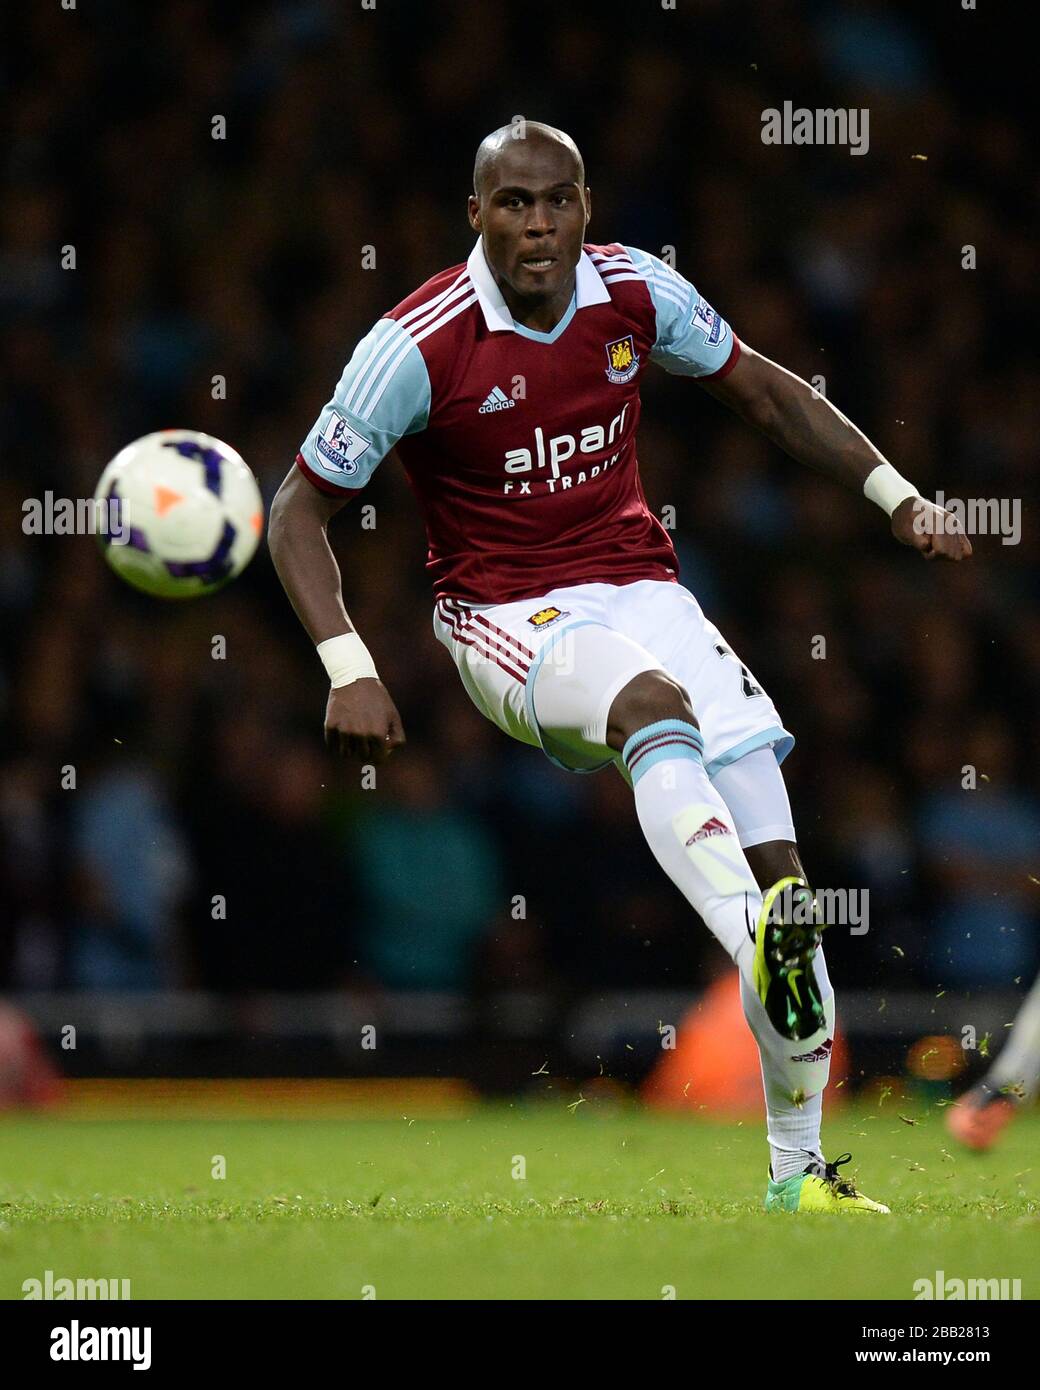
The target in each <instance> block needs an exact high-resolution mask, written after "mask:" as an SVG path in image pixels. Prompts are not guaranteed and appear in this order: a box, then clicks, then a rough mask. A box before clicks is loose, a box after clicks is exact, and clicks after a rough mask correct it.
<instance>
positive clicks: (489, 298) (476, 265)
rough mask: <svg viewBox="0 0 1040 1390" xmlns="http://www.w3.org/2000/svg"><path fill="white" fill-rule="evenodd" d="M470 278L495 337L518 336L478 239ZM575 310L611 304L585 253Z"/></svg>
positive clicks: (577, 278) (576, 275) (470, 263)
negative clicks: (496, 335) (496, 334)
mask: <svg viewBox="0 0 1040 1390" xmlns="http://www.w3.org/2000/svg"><path fill="white" fill-rule="evenodd" d="M466 267H467V269H468V270H469V278H470V280H471V281H472V284H473V288H474V289H475V290H476V292H477V303H478V304H479V305H480V308H481V310H482V312H483V314H484V322H485V323H486V324H487V326H488V329H489V331H490V332H492V333H502V332H507V333H512V332H515V329H516V325H515V324H514V323H513V316H512V314H511V313H510V312H509V308H508V306H507V305H506V302H505V300H504V299H503V298H502V291H501V290H500V289H499V288H498V285H497V284H496V283H495V277H494V276H493V275H492V273H491V268H490V266H489V265H488V263H487V257H486V256H485V255H484V242H483V240H482V239H478V241H477V244H476V246H474V248H473V250H472V251H471V252H470V254H469V260H468V261H467V262H466ZM574 283H575V291H576V294H575V305H574V307H575V309H586V308H588V306H589V305H590V304H609V303H610V291H609V290H608V289H607V287H606V285H605V284H604V283H603V280H602V279H601V277H600V274H599V271H598V270H597V269H596V267H595V265H593V263H592V260H591V258H590V257H589V255H588V254H587V253H586V252H585V251H583V252H582V253H581V256H580V258H579V260H578V265H577V269H576V270H575V273H574Z"/></svg>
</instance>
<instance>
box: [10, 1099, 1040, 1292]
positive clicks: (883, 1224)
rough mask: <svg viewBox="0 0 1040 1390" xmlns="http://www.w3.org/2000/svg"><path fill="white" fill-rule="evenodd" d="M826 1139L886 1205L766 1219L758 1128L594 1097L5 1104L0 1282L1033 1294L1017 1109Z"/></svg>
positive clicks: (1038, 1276) (879, 1118) (1031, 1236)
mask: <svg viewBox="0 0 1040 1390" xmlns="http://www.w3.org/2000/svg"><path fill="white" fill-rule="evenodd" d="M897 1110H898V1111H899V1112H901V1113H902V1114H903V1115H906V1116H907V1117H908V1118H910V1119H916V1120H917V1121H918V1123H916V1124H914V1125H908V1124H906V1123H905V1122H904V1121H903V1120H901V1119H900V1118H899V1114H898V1113H897ZM825 1137H826V1138H827V1140H828V1147H829V1152H830V1154H831V1155H832V1156H833V1155H834V1154H836V1153H838V1152H840V1151H841V1150H842V1149H844V1148H848V1149H851V1150H852V1151H853V1153H854V1155H855V1163H854V1164H853V1165H852V1167H853V1168H858V1170H859V1173H860V1178H861V1185H862V1186H863V1188H864V1189H865V1191H866V1192H867V1193H868V1194H869V1195H870V1196H873V1197H875V1198H878V1199H880V1200H882V1201H885V1202H887V1203H889V1205H890V1206H891V1207H892V1210H893V1213H894V1214H893V1216H892V1217H890V1218H883V1217H878V1218H872V1217H864V1216H860V1217H849V1218H845V1219H840V1220H839V1219H835V1218H828V1217H816V1218H806V1217H796V1216H784V1215H768V1216H767V1215H766V1214H765V1213H764V1212H763V1211H762V1209H761V1203H762V1196H763V1189H764V1183H765V1152H764V1144H763V1139H762V1133H761V1129H760V1126H759V1125H758V1124H757V1123H751V1122H746V1123H744V1124H743V1125H740V1126H738V1125H736V1124H719V1123H709V1122H706V1121H703V1120H697V1119H688V1118H673V1117H658V1116H654V1115H648V1114H646V1113H644V1112H642V1111H640V1110H637V1109H634V1108H633V1109H629V1108H627V1107H615V1106H608V1105H607V1104H605V1103H602V1102H586V1103H584V1104H580V1105H578V1106H577V1108H576V1109H575V1110H573V1111H571V1110H569V1109H568V1108H567V1107H566V1105H565V1104H564V1103H563V1102H562V1101H561V1102H560V1103H559V1104H557V1105H553V1106H544V1105H537V1106H531V1105H523V1104H517V1105H515V1106H508V1105H501V1106H481V1107H475V1108H473V1109H472V1111H471V1112H470V1113H469V1114H468V1115H466V1116H461V1117H459V1118H436V1119H431V1118H425V1119H411V1120H409V1119H408V1118H406V1117H402V1118H396V1119H385V1118H380V1119H343V1120H338V1119H329V1118H321V1119H302V1120H301V1119H293V1120H275V1119H263V1120H248V1119H228V1120H221V1119H203V1118H199V1119H169V1120H156V1119H142V1120H134V1121H126V1120H118V1121H115V1120H113V1121H106V1120H94V1121H89V1120H71V1119H61V1118H46V1117H33V1118H26V1117H3V1118H0V1297H2V1298H7V1299H10V1298H21V1297H23V1296H24V1295H23V1292H22V1283H23V1281H24V1280H26V1279H28V1278H39V1279H42V1278H43V1277H44V1271H45V1270H48V1269H50V1270H52V1271H53V1272H54V1277H55V1278H61V1277H67V1278H76V1277H80V1278H111V1279H129V1280H130V1282H131V1293H132V1297H134V1298H135V1299H148V1298H208V1299H221V1298H335V1299H345V1298H346V1299H357V1298H361V1297H362V1296H363V1290H365V1289H366V1288H368V1289H369V1290H371V1289H374V1290H375V1296H376V1297H377V1298H380V1299H393V1298H417V1299H424V1298H441V1299H446V1298H481V1299H483V1298H524V1299H543V1298H548V1299H573V1298H588V1299H596V1298H635V1299H643V1298H649V1299H659V1298H662V1297H664V1296H668V1290H669V1289H670V1288H674V1291H675V1293H674V1296H675V1297H677V1298H731V1297H737V1298H742V1297H751V1298H772V1297H781V1298H786V1297H790V1296H792V1295H793V1294H797V1295H801V1296H804V1297H821V1298H895V1299H908V1298H912V1297H913V1284H914V1281H915V1280H916V1279H919V1278H922V1277H928V1278H934V1275H935V1272H936V1270H943V1271H945V1274H946V1275H947V1277H951V1278H953V1277H960V1278H1007V1279H1016V1278H1017V1279H1021V1281H1022V1297H1023V1298H1026V1299H1029V1298H1035V1297H1037V1295H1038V1293H1040V1160H1038V1159H1037V1153H1038V1149H1040V1143H1038V1141H1040V1115H1038V1114H1037V1113H1036V1112H1034V1113H1032V1114H1030V1115H1026V1116H1023V1117H1021V1119H1020V1120H1019V1121H1018V1122H1017V1123H1016V1124H1015V1125H1013V1126H1012V1127H1011V1128H1010V1130H1009V1131H1008V1132H1007V1134H1006V1136H1005V1142H1004V1143H1003V1144H1002V1146H1001V1147H1000V1148H999V1149H998V1150H996V1152H994V1153H993V1154H990V1155H985V1156H981V1157H980V1156H977V1155H974V1154H967V1153H965V1152H963V1151H962V1150H959V1149H956V1148H955V1146H954V1144H953V1142H952V1141H951V1140H950V1139H948V1137H947V1135H946V1132H945V1130H944V1128H943V1127H942V1124H941V1111H939V1110H933V1109H929V1108H927V1107H926V1106H925V1105H924V1103H923V1102H922V1103H917V1104H914V1103H911V1102H904V1103H902V1104H900V1105H899V1106H898V1107H893V1103H892V1101H891V1100H890V1101H888V1102H887V1103H885V1104H882V1105H881V1106H880V1108H878V1107H877V1106H869V1107H868V1106H854V1107H853V1106H849V1107H846V1108H845V1109H844V1110H843V1111H842V1113H841V1115H840V1118H839V1117H838V1116H835V1119H834V1121H833V1123H831V1124H830V1125H829V1126H828V1128H827V1131H826V1134H825ZM215 1155H222V1156H223V1157H224V1159H225V1161H226V1168H227V1176H226V1178H224V1179H223V1180H217V1179H214V1178H213V1177H212V1176H211V1169H212V1165H213V1162H214V1156H215ZM521 1161H522V1164H523V1165H525V1167H526V1177H524V1178H523V1179H519V1178H515V1177H514V1176H513V1173H514V1172H515V1171H520V1170H521ZM846 1171H849V1170H846ZM368 1296H371V1293H369V1295H368Z"/></svg>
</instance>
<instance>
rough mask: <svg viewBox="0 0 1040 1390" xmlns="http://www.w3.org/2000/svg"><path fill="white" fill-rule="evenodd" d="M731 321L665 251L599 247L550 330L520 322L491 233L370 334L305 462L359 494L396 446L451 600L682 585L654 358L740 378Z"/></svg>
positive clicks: (305, 449) (318, 483)
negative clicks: (656, 434)
mask: <svg viewBox="0 0 1040 1390" xmlns="http://www.w3.org/2000/svg"><path fill="white" fill-rule="evenodd" d="M739 356H740V344H739V342H738V341H737V339H736V337H735V336H734V334H733V332H732V330H731V329H730V327H729V325H728V324H727V323H726V322H725V320H724V319H722V318H720V317H719V315H718V314H717V313H716V312H715V310H714V309H712V308H711V306H710V305H709V304H707V303H706V302H705V300H704V299H703V298H702V297H701V296H700V295H699V294H698V293H697V291H696V289H694V287H693V285H691V284H690V283H689V281H688V280H685V279H684V278H683V277H682V276H681V275H679V274H678V273H677V272H676V271H675V270H673V269H672V268H671V267H670V266H668V265H666V264H665V262H664V261H662V260H660V259H659V258H658V257H656V256H652V255H649V254H648V253H646V252H645V251H639V250H636V249H635V248H634V247H629V246H621V245H618V244H616V243H614V244H610V245H606V246H595V245H586V246H585V247H584V249H583V251H582V255H581V258H580V260H579V262H578V265H577V269H576V275H575V289H574V295H573V297H572V300H571V304H570V307H569V308H568V309H567V311H566V313H565V314H564V315H563V317H562V318H561V320H560V322H559V323H558V324H557V325H556V327H555V328H553V329H552V330H551V331H550V332H547V333H542V332H538V331H536V330H534V329H530V328H525V327H524V326H523V325H522V324H517V323H514V321H513V319H512V317H511V315H510V313H509V309H508V308H507V306H506V303H505V300H504V299H503V297H502V293H501V291H500V290H499V288H498V285H497V284H496V283H495V280H494V277H493V276H492V274H491V270H490V269H489V267H488V264H487V261H486V259H485V256H484V249H483V244H482V243H481V242H480V241H478V242H477V244H476V246H475V247H474V248H473V251H472V253H471V255H470V257H469V260H468V261H467V262H466V263H465V264H464V265H458V266H453V267H452V268H451V269H450V270H445V271H442V272H441V273H440V274H439V275H435V276H434V277H433V279H431V280H428V281H427V282H426V284H425V285H423V286H422V287H421V289H418V290H416V291H415V293H414V294H411V295H409V297H408V298H407V299H405V300H404V301H403V302H402V303H401V304H399V305H398V306H397V308H396V309H393V310H391V311H390V313H388V314H387V315H386V316H385V317H384V318H381V319H380V320H379V321H378V323H377V324H376V325H375V327H374V328H373V329H372V331H371V332H370V333H369V334H368V335H367V336H366V337H365V338H363V339H362V340H361V342H359V343H358V345H357V348H356V350H355V352H354V355H353V356H352V357H351V359H350V361H349V362H348V363H347V366H346V368H345V369H344V372H343V375H342V377H341V378H340V380H339V384H338V385H337V387H336V390H335V393H334V394H333V397H332V399H331V400H330V401H329V402H328V404H327V405H326V406H325V408H324V409H323V410H322V412H321V414H320V415H319V417H318V419H317V421H316V422H315V425H314V427H313V429H312V430H311V431H310V433H309V434H308V436H307V438H306V440H305V441H304V443H303V445H302V447H301V450H300V453H299V455H298V458H297V463H298V465H299V467H300V468H301V469H302V471H303V472H304V473H305V474H306V476H307V477H308V478H309V479H310V481H311V482H312V483H313V484H314V486H315V487H317V488H320V489H321V491H323V492H326V493H330V494H337V495H340V494H350V493H355V492H358V491H359V490H360V489H361V488H363V487H364V486H365V484H366V483H367V482H368V480H369V478H371V476H372V474H373V473H374V471H375V469H376V468H377V467H378V465H379V464H380V463H381V462H382V460H383V459H384V458H385V457H386V456H387V454H389V453H390V452H391V450H393V449H394V448H396V450H397V455H398V457H399V459H400V461H401V463H402V465H403V466H404V469H405V473H406V475H407V477H408V481H409V483H410V485H411V487H412V490H413V492H414V493H415V495H416V497H417V499H418V502H419V506H420V508H421V511H422V515H423V519H424V521H425V525H426V534H427V540H428V544H429V554H428V559H427V568H428V570H429V571H430V574H431V577H432V580H433V586H434V592H435V594H436V595H437V596H438V597H445V598H457V599H461V600H463V601H469V602H472V603H507V602H511V601H512V600H514V599H522V598H527V597H533V596H536V595H539V594H544V593H546V592H548V591H549V590H550V589H554V588H557V587H562V586H565V585H572V584H584V583H597V582H598V583H609V584H627V583H630V582H632V581H634V580H638V579H659V580H672V581H674V580H676V578H677V575H678V568H679V567H678V560H677V559H676V555H675V550H674V548H673V546H672V542H671V540H670V538H669V536H668V533H667V531H665V529H664V527H663V526H662V525H661V524H660V522H659V521H658V520H657V519H656V517H654V516H653V515H652V514H651V512H650V511H649V509H648V507H647V505H646V499H645V497H644V495H643V489H642V486H641V483H640V479H639V464H638V460H637V457H636V430H637V428H638V425H639V408H640V402H639V382H640V378H641V376H642V373H643V372H644V371H645V369H646V367H647V365H648V363H650V362H654V363H657V364H658V365H660V366H662V367H664V369H665V370H666V371H669V372H675V373H678V374H680V375H683V376H692V377H698V378H700V379H701V380H705V379H707V378H710V377H714V378H716V379H718V378H720V377H722V376H724V375H725V374H726V373H727V372H729V371H730V370H732V368H733V367H734V366H735V365H736V362H737V360H738V358H739Z"/></svg>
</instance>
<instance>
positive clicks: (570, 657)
mask: <svg viewBox="0 0 1040 1390" xmlns="http://www.w3.org/2000/svg"><path fill="white" fill-rule="evenodd" d="M433 629H434V632H435V633H436V635H437V638H438V640H439V641H440V642H442V643H443V644H444V646H446V647H447V648H448V650H449V652H450V653H451V655H452V658H453V660H454V662H455V665H456V666H457V667H458V670H459V675H460V676H461V677H462V683H463V685H464V686H465V687H466V690H467V692H468V694H469V696H470V699H471V700H472V701H473V703H474V704H475V705H476V707H477V709H478V710H479V711H480V712H481V714H483V715H484V716H485V718H487V719H490V720H491V722H492V723H493V724H497V725H498V727H499V728H500V729H501V730H502V731H503V733H507V734H509V735H510V737H511V738H515V739H518V740H519V741H520V742H521V743H529V744H531V745H533V746H534V747H536V748H541V749H542V751H543V752H544V753H545V754H546V756H547V757H548V758H549V759H550V761H552V762H553V763H555V764H556V766H557V767H562V768H566V769H567V770H568V771H570V772H595V771H597V770H598V769H599V768H602V767H606V766H608V765H609V764H610V763H615V764H616V765H617V766H618V770H619V771H620V772H621V773H622V776H624V777H625V779H626V781H627V780H628V777H627V769H625V766H624V763H623V762H622V761H621V755H620V753H615V752H614V750H613V749H612V748H610V747H609V746H608V745H607V743H606V729H607V715H608V713H609V711H610V706H611V704H612V703H613V700H614V697H615V696H616V695H617V694H618V693H619V692H620V691H621V690H622V689H623V688H624V687H625V686H626V685H627V684H628V682H629V681H630V680H632V679H633V677H634V676H637V675H639V674H640V672H642V671H657V670H663V671H664V672H665V673H666V674H667V675H669V676H671V677H672V678H673V679H674V680H676V681H678V682H679V684H680V685H682V686H683V688H684V689H685V690H686V692H687V694H688V695H689V697H690V703H691V704H692V706H693V712H694V714H695V716H696V718H697V722H698V724H699V725H700V729H701V734H702V736H703V738H704V766H705V770H706V771H707V773H708V776H709V777H711V776H714V774H715V773H716V772H717V771H718V770H719V768H722V767H726V766H728V765H729V764H730V763H733V762H736V760H737V759H738V758H741V757H743V756H744V754H745V753H750V752H752V751H753V750H754V749H756V748H772V749H773V752H774V754H775V755H776V760H777V762H778V763H779V762H782V761H783V759H784V758H785V757H786V756H787V754H788V753H789V752H790V751H791V749H792V748H793V747H794V738H793V737H792V735H791V734H789V733H788V732H787V730H786V729H785V728H784V726H783V725H782V724H781V722H780V716H779V714H778V713H777V711H776V707H775V706H774V704H773V702H772V700H771V699H770V698H769V696H768V695H767V694H766V692H765V691H764V690H763V689H762V687H761V686H760V685H759V684H758V682H757V681H756V680H755V678H754V676H753V675H752V674H751V672H750V671H749V670H748V668H747V667H746V666H745V665H744V664H743V662H741V661H740V659H739V658H738V657H737V656H736V654H735V653H734V652H733V651H732V650H731V649H730V648H729V646H728V645H727V644H726V642H725V640H724V638H723V636H722V634H721V633H720V632H719V630H718V628H717V627H716V626H715V625H714V623H710V622H709V621H708V619H707V618H706V617H705V616H704V614H703V612H702V611H701V607H700V604H699V603H698V602H697V600H696V599H695V598H694V596H693V595H692V594H691V593H690V592H689V590H688V589H684V588H683V586H682V585H681V584H673V583H669V582H668V581H664V580H656V579H641V580H638V581H636V582H635V583H634V584H623V585H616V584H576V585H573V586H571V587H568V588H560V589H551V590H550V591H549V592H548V593H547V594H544V595H542V596H541V597H540V598H528V599H522V600H519V601H517V602H515V603H498V604H468V603H463V602H461V601H460V600H458V599H444V598H442V599H439V600H438V601H437V604H436V607H435V609H434V615H433ZM593 629H599V633H598V634H597V633H596V632H594V631H593ZM579 632H580V634H581V635H580V636H579V635H578V634H579ZM546 663H551V675H552V684H553V687H554V695H553V699H552V702H551V703H552V704H553V706H554V707H556V708H559V707H560V705H561V701H560V700H559V698H558V694H559V693H560V692H562V693H563V694H564V700H563V701H562V703H563V704H564V705H566V704H567V702H568V700H571V703H572V705H573V707H574V708H576V709H580V710H581V711H583V713H582V716H581V718H580V719H564V720H560V719H558V720H557V723H556V727H546V726H545V725H544V724H543V723H542V722H540V720H539V718H538V714H537V711H536V705H535V686H536V684H537V683H538V681H539V676H540V674H541V673H542V669H543V667H544V666H545V664H546ZM548 674H549V672H546V675H548ZM540 688H541V689H542V690H543V691H544V690H545V681H544V680H543V681H542V682H541V685H540ZM571 696H573V699H571ZM544 703H549V702H548V701H544ZM564 724H565V725H566V727H562V726H561V725H564ZM579 725H580V727H579Z"/></svg>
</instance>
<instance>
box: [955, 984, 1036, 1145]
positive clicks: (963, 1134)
mask: <svg viewBox="0 0 1040 1390" xmlns="http://www.w3.org/2000/svg"><path fill="white" fill-rule="evenodd" d="M1038 1092H1040V975H1038V976H1037V978H1036V979H1035V980H1034V982H1033V987H1032V989H1030V991H1029V993H1028V994H1027V995H1026V997H1025V1001H1024V1002H1023V1004H1022V1007H1021V1008H1020V1009H1019V1011H1018V1014H1017V1015H1016V1017H1015V1022H1014V1026H1013V1027H1012V1029H1011V1036H1010V1037H1009V1038H1008V1040H1007V1042H1006V1043H1005V1045H1004V1046H1003V1047H1002V1048H1001V1049H1000V1051H999V1053H998V1054H997V1056H996V1058H995V1059H994V1061H993V1063H992V1065H991V1066H990V1068H989V1070H988V1071H987V1072H986V1075H985V1076H984V1077H983V1078H982V1080H981V1081H980V1082H979V1083H978V1085H976V1086H973V1087H972V1088H971V1090H970V1091H967V1092H966V1093H965V1094H964V1095H963V1096H961V1098H960V1100H959V1101H958V1103H957V1104H956V1105H955V1106H952V1107H951V1108H950V1109H949V1110H948V1111H947V1112H946V1126H947V1128H948V1129H949V1131H950V1133H951V1134H952V1135H953V1137H954V1138H955V1139H959V1140H960V1142H961V1143H962V1144H966V1145H967V1146H968V1148H969V1149H978V1150H979V1151H980V1152H982V1151H983V1150H985V1149H991V1148H992V1147H993V1145H994V1144H995V1143H996V1142H997V1140H998V1139H999V1138H1000V1136H1001V1134H1002V1133H1003V1132H1004V1130H1005V1129H1006V1128H1007V1126H1008V1125H1009V1124H1010V1123H1011V1120H1012V1119H1013V1118H1014V1116H1015V1114H1016V1113H1017V1112H1018V1111H1019V1110H1020V1109H1021V1107H1022V1106H1023V1105H1028V1104H1030V1102H1032V1101H1034V1100H1035V1099H1036V1097H1037V1094H1038Z"/></svg>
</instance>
